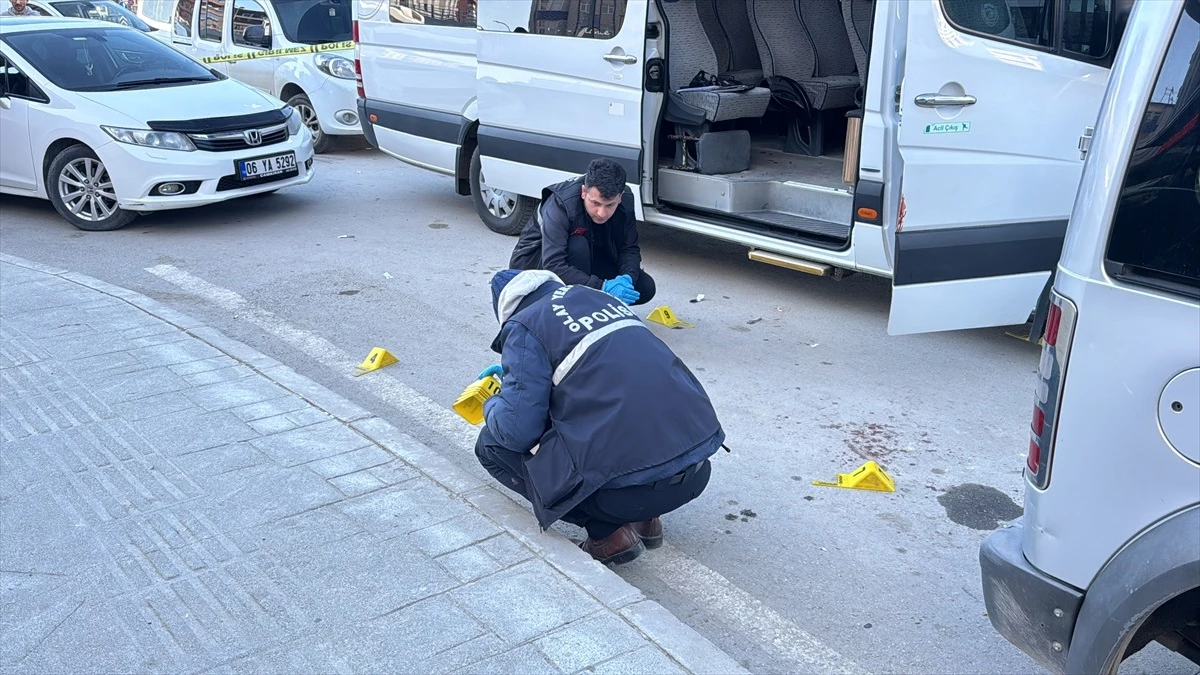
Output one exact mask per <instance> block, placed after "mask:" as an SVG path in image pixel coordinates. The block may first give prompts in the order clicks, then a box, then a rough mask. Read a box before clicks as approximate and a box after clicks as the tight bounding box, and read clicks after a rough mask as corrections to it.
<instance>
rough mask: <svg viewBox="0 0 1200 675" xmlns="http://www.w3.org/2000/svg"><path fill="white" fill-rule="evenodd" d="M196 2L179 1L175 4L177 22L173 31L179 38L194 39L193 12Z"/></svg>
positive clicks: (193, 0) (190, 0) (189, 0)
mask: <svg viewBox="0 0 1200 675" xmlns="http://www.w3.org/2000/svg"><path fill="white" fill-rule="evenodd" d="M195 8H196V0H179V2H177V3H176V4H175V21H174V27H173V28H172V29H171V30H172V32H173V33H174V34H175V35H178V36H179V37H192V10H193V9H195Z"/></svg>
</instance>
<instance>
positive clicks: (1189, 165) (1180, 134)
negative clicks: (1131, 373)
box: [1104, 12, 1200, 297]
mask: <svg viewBox="0 0 1200 675" xmlns="http://www.w3.org/2000/svg"><path fill="white" fill-rule="evenodd" d="M1198 169H1200V22H1198V20H1197V17H1194V16H1191V15H1189V14H1188V13H1187V12H1184V13H1183V14H1182V16H1181V18H1180V20H1179V25H1178V26H1177V27H1176V29H1175V35H1174V36H1173V37H1172V38H1171V45H1170V47H1169V48H1168V51H1167V56H1166V58H1165V59H1164V60H1163V64H1162V70H1161V71H1160V72H1159V74H1158V80H1157V81H1156V82H1155V84H1154V91H1153V93H1152V94H1151V96H1150V102H1149V104H1148V105H1147V106H1146V110H1145V113H1144V114H1143V115H1142V120H1141V127H1140V128H1139V130H1138V135H1137V140H1136V141H1135V142H1134V146H1133V153H1132V154H1131V155H1130V158H1129V168H1128V169H1127V171H1126V174H1125V181H1124V184H1123V185H1122V187H1121V195H1120V201H1118V202H1117V210H1116V213H1115V215H1114V216H1113V226H1112V233H1111V235H1110V238H1109V242H1108V251H1107V252H1106V255H1105V261H1104V262H1105V269H1106V270H1107V271H1108V273H1109V274H1110V275H1112V276H1113V277H1116V278H1118V279H1122V280H1125V281H1129V282H1132V283H1140V284H1144V285H1149V286H1155V287H1159V288H1163V289H1166V290H1173V291H1176V292H1180V293H1183V294H1185V295H1190V296H1192V297H1200V171H1198Z"/></svg>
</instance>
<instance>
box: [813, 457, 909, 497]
mask: <svg viewBox="0 0 1200 675" xmlns="http://www.w3.org/2000/svg"><path fill="white" fill-rule="evenodd" d="M813 485H819V486H821V487H838V488H850V489H852V490H873V491H875V492H895V491H896V482H895V481H893V480H892V477H891V476H889V475H888V474H887V472H886V471H884V470H883V469H882V468H880V466H879V465H878V464H876V463H875V462H867V463H866V464H863V465H862V466H860V467H858V468H857V469H855V470H854V471H852V472H851V473H839V474H838V475H837V482H836V483H826V482H824V481H819V480H814V481H813Z"/></svg>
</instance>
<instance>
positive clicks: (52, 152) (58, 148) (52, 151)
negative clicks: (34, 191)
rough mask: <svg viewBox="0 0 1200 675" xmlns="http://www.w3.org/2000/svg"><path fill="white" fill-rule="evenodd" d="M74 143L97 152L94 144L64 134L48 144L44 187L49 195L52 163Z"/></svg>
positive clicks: (44, 168)
mask: <svg viewBox="0 0 1200 675" xmlns="http://www.w3.org/2000/svg"><path fill="white" fill-rule="evenodd" d="M73 145H82V146H84V147H86V148H88V149H89V150H91V151H92V152H95V149H93V148H92V146H90V145H88V144H87V143H85V142H83V141H81V140H79V139H77V138H73V137H71V136H64V137H62V138H60V139H58V140H56V141H54V142H53V143H51V144H50V145H48V146H46V154H45V155H44V156H43V157H42V187H44V188H45V189H46V193H47V196H48V195H49V192H50V165H51V164H53V163H54V158H55V157H58V155H59V153H61V152H62V151H63V150H66V149H67V148H69V147H71V146H73Z"/></svg>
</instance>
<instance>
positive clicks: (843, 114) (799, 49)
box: [655, 0, 875, 244]
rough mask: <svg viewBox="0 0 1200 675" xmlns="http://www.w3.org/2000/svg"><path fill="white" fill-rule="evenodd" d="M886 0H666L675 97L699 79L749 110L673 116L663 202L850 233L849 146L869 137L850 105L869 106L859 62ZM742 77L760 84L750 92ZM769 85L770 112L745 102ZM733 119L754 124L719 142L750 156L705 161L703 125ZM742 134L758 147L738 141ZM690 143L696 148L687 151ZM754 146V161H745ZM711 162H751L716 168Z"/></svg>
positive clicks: (730, 104) (719, 128) (803, 230)
mask: <svg viewBox="0 0 1200 675" xmlns="http://www.w3.org/2000/svg"><path fill="white" fill-rule="evenodd" d="M874 4H875V1H874V0H840V1H839V0H803V2H798V1H797V0H724V1H722V0H673V1H671V0H667V1H666V3H665V4H663V5H661V6H662V8H663V10H664V14H665V16H666V19H667V36H666V37H667V42H666V45H667V49H666V57H667V62H668V63H667V65H668V70H669V72H670V73H671V88H672V90H674V91H672V92H670V94H669V96H668V98H670V97H671V95H673V96H675V97H676V98H679V97H680V96H681V95H683V96H687V95H691V91H689V89H691V90H692V91H695V89H694V88H695V87H696V86H697V85H701V84H707V85H708V87H706V88H707V89H709V90H712V89H717V90H718V91H721V92H722V93H721V94H720V96H721V97H722V98H721V101H720V103H721V105H720V106H719V107H717V106H711V107H713V108H714V109H715V110H719V111H722V112H724V111H732V110H736V111H737V113H736V114H729V115H724V114H723V115H720V118H721V119H716V118H717V117H718V116H717V115H713V114H705V115H704V117H705V118H706V119H705V120H704V121H703V122H702V123H699V124H697V123H696V121H695V120H688V122H690V123H686V122H683V121H682V120H677V119H673V118H672V117H673V116H672V115H666V116H665V117H666V118H665V119H664V120H663V121H664V124H663V126H662V130H661V132H660V135H659V137H658V138H657V139H656V141H657V144H658V145H657V149H656V150H657V156H658V157H659V170H658V176H657V178H656V181H655V189H656V193H657V198H658V201H659V202H661V203H662V204H663V205H664V206H666V207H668V208H670V207H676V208H680V209H686V210H687V211H689V212H692V213H693V214H695V217H701V218H705V217H706V216H708V217H716V218H720V219H721V220H722V221H727V222H738V223H740V225H741V226H742V227H745V228H749V229H754V230H760V231H764V230H770V231H772V232H788V233H791V234H794V235H799V236H802V237H808V236H811V237H816V238H818V239H820V240H822V241H824V242H825V243H826V244H828V243H829V241H831V240H832V241H834V242H841V243H845V242H848V241H849V237H850V228H851V224H852V220H853V217H852V215H853V203H854V194H853V192H854V186H853V185H848V184H846V183H845V182H844V179H843V169H844V164H845V161H846V157H845V148H847V147H850V148H852V149H853V150H854V151H857V148H858V143H857V142H856V140H857V139H849V142H848V139H847V134H848V133H849V134H857V133H858V130H859V128H860V127H859V126H858V125H857V124H853V125H851V124H848V123H847V114H848V113H849V114H851V115H852V114H854V112H855V111H858V110H860V109H861V97H862V86H861V85H862V83H863V82H864V81H865V78H863V77H862V74H861V73H859V72H858V71H859V70H860V69H861V67H862V65H865V63H866V54H867V52H868V51H869V49H870V47H869V40H870V19H871V16H872V15H873V10H874ZM850 32H853V33H854V36H853V37H851V36H850V35H849V33H850ZM785 38H786V39H785ZM755 56H757V57H758V58H754V57H755ZM700 71H703V72H700ZM760 73H761V75H760ZM693 78H695V79H693ZM706 78H707V81H706V82H700V80H704V79H706ZM738 82H741V83H744V84H746V85H750V86H753V87H755V88H754V89H751V90H747V91H741V92H739V91H738V90H737V87H736V86H735V85H736V84H737V83H738ZM834 85H836V86H834ZM763 89H770V91H771V103H770V105H769V106H768V107H767V109H766V110H765V111H763V112H760V111H759V110H758V107H757V106H749V107H747V105H737V103H739V102H740V97H743V96H747V95H750V96H752V97H753V98H754V99H756V100H757V99H758V98H759V96H755V94H758V93H760V92H761V91H762V90H763ZM680 90H683V91H680ZM705 94H708V92H707V91H706V92H705ZM708 95H712V94H708ZM725 99H729V101H726V100H725ZM746 100H747V101H749V100H750V98H747V99H746ZM666 107H667V106H664V108H666ZM751 108H753V110H752V109H751ZM676 109H678V106H676ZM663 112H666V111H665V110H664V111H663ZM705 112H706V113H709V112H710V111H705ZM732 130H744V131H741V132H740V133H742V134H746V132H749V134H748V135H744V136H741V137H738V136H728V135H726V137H725V138H722V142H721V143H711V144H707V148H709V149H710V150H709V151H710V152H717V153H722V154H723V155H727V156H729V157H737V156H738V155H740V157H741V158H742V159H741V160H735V161H728V160H727V159H726V157H720V158H719V159H716V160H710V161H705V158H703V157H700V156H699V155H700V154H702V153H703V152H704V151H705V149H706V145H705V144H703V143H700V142H697V141H696V140H695V137H696V136H699V135H703V134H710V133H714V132H716V133H720V132H729V131H732ZM814 135H819V136H820V137H819V138H817V137H814ZM681 136H687V137H688V138H687V139H686V140H681ZM736 143H743V144H748V145H749V147H748V148H746V147H744V145H743V147H741V148H738V147H736V146H735V145H734V144H736ZM681 147H683V148H686V149H687V153H688V154H687V155H686V156H685V155H681V153H680V148H681ZM747 156H748V157H749V163H748V166H747V165H746V164H745V163H741V164H740V165H738V162H739V161H742V162H744V159H745V158H746V157H747ZM856 159H857V158H853V157H852V158H850V160H851V161H852V162H855V161H856ZM706 166H715V167H723V168H731V169H732V168H736V169H743V170H729V171H727V172H725V171H723V169H717V171H711V172H709V173H705V172H704V171H705V168H704V167H706ZM718 171H719V172H718Z"/></svg>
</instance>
